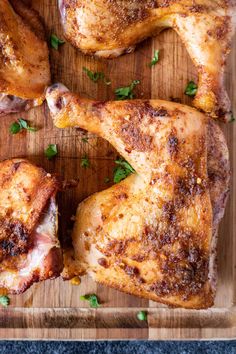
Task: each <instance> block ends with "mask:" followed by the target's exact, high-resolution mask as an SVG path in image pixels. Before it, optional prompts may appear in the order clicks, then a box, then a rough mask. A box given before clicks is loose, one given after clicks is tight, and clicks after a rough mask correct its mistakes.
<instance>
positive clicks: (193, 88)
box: [184, 81, 198, 96]
mask: <svg viewBox="0 0 236 354" xmlns="http://www.w3.org/2000/svg"><path fill="white" fill-rule="evenodd" d="M197 89H198V87H197V84H195V82H194V81H189V83H188V85H187V86H186V89H185V92H184V93H185V95H187V96H195V95H196V93H197Z"/></svg>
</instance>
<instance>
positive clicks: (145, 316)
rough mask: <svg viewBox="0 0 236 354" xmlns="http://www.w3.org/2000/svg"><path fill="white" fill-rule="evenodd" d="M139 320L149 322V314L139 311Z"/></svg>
mask: <svg viewBox="0 0 236 354" xmlns="http://www.w3.org/2000/svg"><path fill="white" fill-rule="evenodd" d="M137 319H138V320H139V321H147V312H146V311H139V312H138V313H137Z"/></svg>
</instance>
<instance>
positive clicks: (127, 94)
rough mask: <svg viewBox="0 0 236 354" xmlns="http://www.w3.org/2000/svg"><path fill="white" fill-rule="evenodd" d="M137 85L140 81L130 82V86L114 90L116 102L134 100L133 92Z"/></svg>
mask: <svg viewBox="0 0 236 354" xmlns="http://www.w3.org/2000/svg"><path fill="white" fill-rule="evenodd" d="M138 84H140V81H139V80H134V81H133V82H131V84H130V86H127V87H119V88H118V89H116V90H115V95H116V99H117V100H118V101H123V100H130V99H132V98H134V97H135V95H134V92H133V91H134V89H135V87H136V86H137V85H138Z"/></svg>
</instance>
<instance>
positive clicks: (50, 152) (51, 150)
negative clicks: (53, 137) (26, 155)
mask: <svg viewBox="0 0 236 354" xmlns="http://www.w3.org/2000/svg"><path fill="white" fill-rule="evenodd" d="M44 153H45V156H46V157H47V158H48V160H51V159H52V158H53V157H55V156H56V155H57V153H58V151H57V145H56V144H49V145H48V147H47V149H46V150H45V151H44Z"/></svg>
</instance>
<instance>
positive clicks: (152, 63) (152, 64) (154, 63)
mask: <svg viewBox="0 0 236 354" xmlns="http://www.w3.org/2000/svg"><path fill="white" fill-rule="evenodd" d="M159 52H160V51H159V50H155V52H154V56H153V58H152V61H151V62H150V63H149V66H150V67H152V66H154V65H156V63H157V62H158V61H159Z"/></svg>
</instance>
